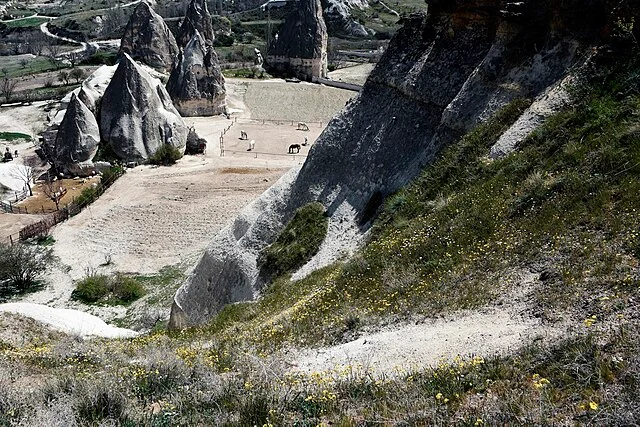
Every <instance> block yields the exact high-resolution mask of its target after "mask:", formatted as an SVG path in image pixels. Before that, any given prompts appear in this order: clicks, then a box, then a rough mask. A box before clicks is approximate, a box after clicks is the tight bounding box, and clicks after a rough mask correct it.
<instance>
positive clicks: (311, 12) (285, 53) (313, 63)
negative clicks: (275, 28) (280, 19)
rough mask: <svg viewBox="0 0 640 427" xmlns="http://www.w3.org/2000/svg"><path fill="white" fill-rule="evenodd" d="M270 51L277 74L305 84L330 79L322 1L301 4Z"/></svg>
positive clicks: (301, 1) (271, 66)
mask: <svg viewBox="0 0 640 427" xmlns="http://www.w3.org/2000/svg"><path fill="white" fill-rule="evenodd" d="M296 6H297V7H296V8H295V10H294V11H293V12H291V14H290V15H289V16H287V18H286V19H285V21H284V23H283V24H282V28H281V30H280V32H279V33H278V34H277V38H276V40H275V41H274V42H272V43H271V45H270V46H269V49H268V51H267V66H268V69H269V70H270V72H272V73H275V74H284V75H293V76H295V77H298V78H299V79H303V80H312V79H313V78H314V77H326V76H327V26H326V25H325V22H324V18H323V17H322V5H321V4H320V0H299V1H298V2H297V3H296Z"/></svg>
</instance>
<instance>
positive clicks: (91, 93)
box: [49, 65, 117, 125]
mask: <svg viewBox="0 0 640 427" xmlns="http://www.w3.org/2000/svg"><path fill="white" fill-rule="evenodd" d="M116 68H117V65H103V66H101V67H100V68H98V69H97V70H95V71H94V72H93V73H91V75H90V76H89V77H87V78H86V79H85V80H84V81H83V82H82V85H81V86H80V87H79V88H76V89H74V90H72V91H71V92H69V93H68V94H66V95H65V97H64V98H62V100H61V101H60V106H59V107H58V109H57V110H56V111H55V113H53V114H52V115H50V116H49V121H50V123H51V124H52V125H59V124H60V123H61V122H62V119H63V118H64V115H65V112H66V109H67V105H69V101H71V96H73V94H75V95H76V96H78V97H79V98H80V99H81V100H82V102H84V103H85V105H86V106H87V107H89V109H90V110H91V111H94V112H95V106H96V105H97V104H98V103H99V102H100V100H101V99H102V95H103V94H104V91H105V90H106V89H107V86H109V83H111V78H112V77H113V73H115V71H116ZM80 92H84V93H83V94H81V93H80Z"/></svg>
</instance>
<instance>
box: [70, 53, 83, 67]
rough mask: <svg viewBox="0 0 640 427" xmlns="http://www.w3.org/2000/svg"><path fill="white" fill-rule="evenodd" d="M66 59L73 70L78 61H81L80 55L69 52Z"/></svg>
mask: <svg viewBox="0 0 640 427" xmlns="http://www.w3.org/2000/svg"><path fill="white" fill-rule="evenodd" d="M67 59H68V60H69V62H70V63H71V67H72V68H73V67H75V66H76V65H78V62H80V60H82V53H80V52H75V51H71V52H69V54H68V55H67Z"/></svg>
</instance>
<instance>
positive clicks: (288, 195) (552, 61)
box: [170, 0, 611, 327]
mask: <svg viewBox="0 0 640 427" xmlns="http://www.w3.org/2000/svg"><path fill="white" fill-rule="evenodd" d="M429 11H430V14H429V16H425V15H412V16H410V17H408V18H406V19H404V20H403V24H404V26H403V28H402V29H401V30H399V31H398V33H397V34H396V35H395V37H394V38H393V39H392V41H391V43H390V45H389V48H388V50H387V51H386V53H385V54H384V56H383V57H382V59H381V61H380V62H379V63H378V65H377V66H376V68H375V69H374V71H373V72H372V73H371V75H370V77H369V79H368V80H367V82H366V84H365V85H364V87H363V90H362V92H361V94H360V96H359V97H358V98H356V99H355V100H353V101H351V102H350V103H349V104H348V105H347V106H346V107H345V109H344V110H343V111H342V112H341V113H340V114H339V115H338V116H336V117H335V118H334V119H333V120H332V121H331V122H330V123H329V125H328V127H327V128H326V129H325V131H324V132H323V133H322V135H321V136H320V137H319V138H318V139H317V140H316V142H315V144H314V146H313V148H312V149H311V151H310V153H309V157H308V158H307V161H306V162H305V163H304V165H303V166H302V167H301V168H300V169H294V170H292V171H291V172H290V173H288V174H287V175H285V176H284V177H283V178H282V179H280V180H279V181H278V182H277V183H276V184H274V186H272V187H271V188H270V189H269V190H268V191H267V192H265V193H264V194H263V195H262V196H261V197H260V198H259V199H257V200H256V201H255V202H253V203H252V204H251V205H249V206H248V207H247V208H245V209H244V210H243V211H242V212H241V213H240V215H239V216H238V217H237V218H236V219H235V220H234V221H233V222H232V223H231V224H230V225H228V226H227V227H226V228H225V229H223V230H222V231H221V232H220V233H219V234H218V235H217V236H216V237H215V238H214V239H213V241H212V242H211V244H210V245H209V247H208V248H207V250H206V252H205V254H204V255H203V256H202V258H201V259H200V261H199V262H198V264H197V265H196V267H195V269H194V271H193V273H192V275H191V276H190V277H189V279H188V281H187V282H186V283H185V284H184V285H183V286H182V287H181V288H180V289H179V290H178V292H177V293H176V296H175V299H174V304H173V307H172V313H171V323H170V324H171V326H173V327H181V326H185V325H189V324H199V323H203V322H206V321H207V320H208V319H210V318H211V316H212V315H214V314H215V313H216V312H217V311H218V310H219V309H220V308H221V307H222V306H223V305H225V304H227V303H231V302H235V301H241V300H248V299H251V298H253V297H254V296H255V295H257V294H258V293H259V292H260V289H261V288H262V286H263V285H264V284H263V283H261V281H260V278H259V277H260V276H259V274H258V267H257V257H258V254H259V252H260V251H261V250H262V249H263V248H264V247H266V246H267V245H268V244H270V243H272V242H273V241H274V239H275V238H276V236H277V235H278V233H279V232H280V231H281V230H282V229H283V228H284V226H285V225H286V224H287V222H288V221H289V220H290V219H291V218H292V217H293V214H294V212H295V210H296V209H297V208H299V207H300V206H302V205H304V204H306V203H309V202H311V201H320V202H321V203H323V205H324V206H325V207H326V209H327V215H328V216H329V229H328V233H327V237H326V239H325V241H324V243H323V244H322V246H321V247H320V250H319V252H318V254H317V255H316V256H315V257H314V258H313V259H312V260H311V261H310V262H309V263H308V264H307V265H306V266H304V267H303V268H302V269H301V270H300V271H298V272H297V273H296V274H294V278H299V277H302V276H303V275H304V274H307V273H308V272H310V271H313V270H314V269H317V268H320V267H322V266H325V265H327V264H328V263H330V262H333V261H334V260H337V259H339V257H341V256H344V254H345V253H349V252H350V251H352V250H353V249H354V248H356V247H357V246H358V245H359V244H360V243H361V242H362V241H363V236H364V232H365V231H366V230H367V229H368V227H369V224H370V221H371V219H372V218H374V217H375V213H376V210H377V208H378V207H379V206H380V204H381V203H382V201H383V200H384V198H385V196H387V195H388V194H391V193H393V192H395V191H397V190H398V189H399V188H400V187H402V186H403V185H405V184H406V183H408V182H409V181H410V180H411V179H412V178H413V177H415V176H416V175H417V174H418V173H419V172H420V171H421V170H422V169H423V168H424V167H427V166H428V164H429V163H430V162H431V161H433V159H434V157H435V156H436V154H437V153H438V152H439V151H440V150H441V149H442V148H443V147H445V146H446V145H448V144H451V143H452V142H454V141H456V140H457V139H458V138H459V137H460V136H461V135H462V134H464V133H465V132H467V131H468V130H470V129H471V128H472V127H473V126H475V125H476V124H478V123H479V122H481V121H483V120H484V119H485V118H487V117H489V116H490V115H492V114H493V113H495V112H496V111H497V110H498V109H500V108H501V107H503V106H504V105H505V104H507V103H509V102H510V101H512V100H514V99H517V98H529V99H536V102H540V101H541V100H543V99H544V96H545V94H549V93H552V92H554V90H555V89H554V88H558V87H561V82H562V81H563V80H565V79H566V78H567V75H568V74H570V73H571V71H572V70H573V69H574V66H576V65H580V64H583V63H584V62H585V61H587V60H588V59H589V57H588V55H590V54H591V52H593V51H594V49H595V46H597V45H599V44H600V43H602V40H601V36H602V34H604V33H606V32H607V31H608V30H607V29H608V28H609V24H610V20H608V17H610V13H611V8H610V5H609V2H608V1H607V0H571V1H566V2H552V1H542V0H524V1H519V2H504V1H499V0H438V1H435V0H433V1H432V2H430V7H429ZM595 50H596V51H597V49H595ZM554 99H556V98H555V97H554ZM532 107H533V108H534V109H535V110H536V111H540V105H539V103H538V104H537V105H536V103H534V105H532ZM516 125H517V123H516ZM516 133H517V134H521V133H519V132H514V134H516ZM510 149H513V147H511V148H510Z"/></svg>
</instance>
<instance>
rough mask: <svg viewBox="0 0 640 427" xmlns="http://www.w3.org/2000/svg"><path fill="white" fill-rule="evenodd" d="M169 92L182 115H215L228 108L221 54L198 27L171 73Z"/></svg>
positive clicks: (168, 84)
mask: <svg viewBox="0 0 640 427" xmlns="http://www.w3.org/2000/svg"><path fill="white" fill-rule="evenodd" d="M167 92H168V93H169V95H170V96H171V99H172V100H173V102H174V105H175V106H176V108H177V109H178V111H179V112H180V114H181V115H183V116H212V115H215V114H221V113H223V112H224V111H225V109H226V100H225V95H226V90H225V88H224V76H223V75H222V71H221V70H220V64H219V63H218V56H217V55H216V53H215V52H214V51H213V48H212V47H211V46H207V45H206V42H205V40H204V39H203V38H202V37H201V36H200V33H199V32H198V31H197V30H196V32H195V34H194V36H193V37H192V38H191V41H189V43H188V44H187V45H186V46H185V48H184V51H183V52H182V53H181V54H180V56H179V59H178V62H177V64H176V66H175V67H174V69H173V71H172V72H171V76H170V77H169V81H168V83H167Z"/></svg>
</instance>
